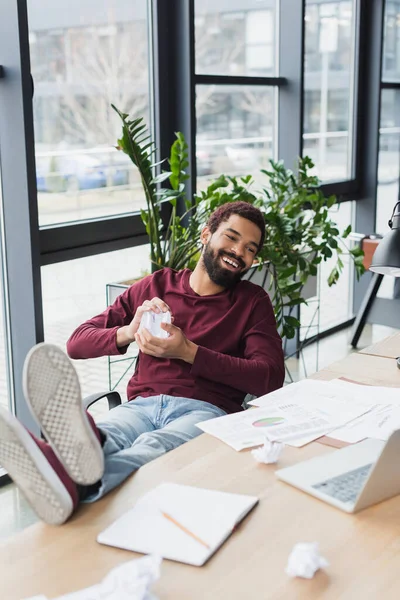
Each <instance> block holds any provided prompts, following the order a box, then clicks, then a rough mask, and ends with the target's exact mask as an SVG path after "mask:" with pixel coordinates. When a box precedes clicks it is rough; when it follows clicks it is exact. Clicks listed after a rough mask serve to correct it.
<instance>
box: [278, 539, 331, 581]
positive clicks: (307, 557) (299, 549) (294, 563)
mask: <svg viewBox="0 0 400 600" xmlns="http://www.w3.org/2000/svg"><path fill="white" fill-rule="evenodd" d="M328 566H329V563H328V561H327V560H326V559H325V558H324V557H323V556H321V555H320V553H319V546H318V543H317V542H311V543H307V542H300V543H298V544H295V545H294V547H293V549H292V551H291V553H290V555H289V559H288V564H287V567H286V573H287V574H288V575H289V576H290V577H303V578H305V579H312V578H313V577H314V575H315V573H316V572H317V571H318V569H324V568H325V567H328Z"/></svg>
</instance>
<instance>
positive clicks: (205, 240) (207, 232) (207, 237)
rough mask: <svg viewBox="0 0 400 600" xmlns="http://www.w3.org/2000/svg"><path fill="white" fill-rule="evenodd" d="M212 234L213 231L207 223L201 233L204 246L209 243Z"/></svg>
mask: <svg viewBox="0 0 400 600" xmlns="http://www.w3.org/2000/svg"><path fill="white" fill-rule="evenodd" d="M211 236H212V233H211V231H210V229H209V227H207V225H205V226H204V227H203V229H202V230H201V233H200V241H201V243H202V244H203V246H205V245H206V244H208V242H209V241H210V238H211Z"/></svg>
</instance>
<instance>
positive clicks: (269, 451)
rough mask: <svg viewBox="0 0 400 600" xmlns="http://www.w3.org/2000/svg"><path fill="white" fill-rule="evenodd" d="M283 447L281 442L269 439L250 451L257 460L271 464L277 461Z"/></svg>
mask: <svg viewBox="0 0 400 600" xmlns="http://www.w3.org/2000/svg"><path fill="white" fill-rule="evenodd" d="M283 448H284V444H281V442H270V441H269V440H265V442H264V446H261V447H260V448H255V449H254V450H252V451H251V453H252V455H253V456H254V459H255V460H256V461H257V462H259V463H263V464H265V465H272V464H274V463H276V462H277V461H278V458H279V456H280V455H281V452H282V450H283Z"/></svg>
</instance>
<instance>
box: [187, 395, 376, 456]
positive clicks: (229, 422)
mask: <svg viewBox="0 0 400 600" xmlns="http://www.w3.org/2000/svg"><path fill="white" fill-rule="evenodd" d="M367 410H369V407H366V406H365V405H364V404H362V403H357V402H354V403H352V404H349V405H346V406H341V410H340V411H333V409H332V407H330V406H323V407H321V408H319V407H318V406H307V405H306V404H302V403H301V402H299V403H298V402H296V401H292V402H290V401H289V399H287V400H286V401H282V402H274V403H273V404H272V405H271V406H269V407H261V408H254V409H253V408H250V409H248V410H245V411H241V412H239V413H234V414H232V415H227V416H224V417H217V418H215V419H210V420H208V421H203V422H202V423H198V424H197V427H199V428H200V429H201V430H202V431H204V432H205V433H209V434H210V435H213V436H215V437H217V438H218V439H220V440H222V441H223V442H225V443H226V444H228V445H229V446H231V447H232V448H234V449H235V450H238V451H239V450H243V449H245V448H251V447H252V446H258V445H260V444H263V443H264V442H265V440H266V439H268V440H270V441H280V442H283V443H285V444H288V445H291V446H296V447H299V446H304V445H305V444H307V443H309V442H311V441H313V440H316V439H317V438H319V437H321V436H322V435H325V434H327V433H329V432H330V431H332V430H333V429H336V428H337V427H341V426H342V425H344V424H345V423H347V422H349V421H351V420H353V419H355V418H356V417H359V416H360V415H361V414H363V413H365V412H366V411H367Z"/></svg>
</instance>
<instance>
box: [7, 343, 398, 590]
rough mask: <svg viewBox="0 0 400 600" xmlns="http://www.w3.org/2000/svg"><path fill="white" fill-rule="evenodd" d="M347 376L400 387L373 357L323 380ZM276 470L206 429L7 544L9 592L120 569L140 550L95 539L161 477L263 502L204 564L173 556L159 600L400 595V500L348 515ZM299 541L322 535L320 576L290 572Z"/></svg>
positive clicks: (77, 581)
mask: <svg viewBox="0 0 400 600" xmlns="http://www.w3.org/2000/svg"><path fill="white" fill-rule="evenodd" d="M392 370H393V371H394V373H395V376H390V374H391V371H392ZM341 374H342V375H345V376H347V377H348V376H350V375H352V376H353V377H354V378H355V379H357V380H358V381H361V382H364V383H371V382H372V383H378V384H379V383H382V378H386V377H387V378H388V379H389V380H390V385H396V384H397V385H398V386H400V371H399V370H398V369H396V367H395V365H393V362H392V361H391V360H389V359H387V358H379V357H376V356H369V355H352V356H351V357H348V358H346V359H345V360H344V361H341V362H340V363H335V364H334V365H332V366H331V367H329V368H328V369H324V370H323V371H321V372H320V373H318V374H317V376H316V377H317V378H318V379H331V378H333V377H337V376H339V375H341ZM372 380H373V381H372ZM327 452H335V450H333V449H332V448H329V447H327V446H323V445H321V444H317V443H314V444H309V445H308V446H306V447H305V448H301V449H295V448H289V447H287V448H285V450H284V452H283V454H282V457H281V459H280V460H279V468H282V467H285V466H288V465H290V464H293V463H295V462H298V461H299V460H303V459H306V458H309V457H311V456H316V455H319V454H323V453H327ZM275 469H276V465H259V464H257V463H256V462H255V461H254V459H253V457H252V456H251V454H250V453H249V452H248V451H247V452H240V453H238V452H235V451H234V450H232V449H231V448H230V447H228V446H227V445H225V444H223V443H222V442H220V441H219V440H217V439H215V438H213V437H211V436H208V435H206V434H203V435H201V436H199V437H198V438H196V439H195V440H192V441H191V442H188V443H187V444H184V445H183V446H181V447H180V448H177V449H176V450H174V451H172V452H170V453H168V454H166V455H165V456H163V457H162V458H160V459H157V460H155V461H153V462H152V463H149V464H148V465H146V466H144V467H142V468H141V469H140V470H139V471H138V472H137V473H135V474H134V475H132V476H131V477H130V478H129V479H128V480H127V482H125V484H123V485H122V486H121V487H120V488H119V489H117V490H115V491H114V492H112V493H111V494H109V495H108V496H106V497H105V498H103V499H102V500H100V501H99V502H97V503H96V504H93V505H86V506H83V507H81V508H80V510H79V511H78V512H77V513H76V515H74V517H73V518H72V519H71V520H70V521H69V522H68V523H66V524H65V525H63V526H62V527H58V528H57V527H51V526H47V525H44V524H41V523H39V524H36V525H34V526H32V527H29V528H28V529H26V530H24V531H22V532H20V533H19V534H17V535H15V536H14V537H13V538H11V539H9V540H5V541H4V542H3V543H2V544H1V545H0V565H1V575H0V598H2V599H3V598H4V599H7V600H21V599H22V598H25V597H28V596H30V595H35V594H39V593H42V594H46V595H47V597H48V598H50V599H52V598H54V597H56V596H58V595H60V594H63V593H67V592H72V591H74V590H78V589H81V588H83V587H86V586H89V585H92V584H94V583H97V582H99V581H100V580H101V579H102V577H104V576H105V575H106V573H107V572H108V571H109V570H110V569H111V568H112V567H113V566H116V565H117V564H119V563H120V562H123V561H126V560H130V559H131V558H133V557H135V556H139V555H137V554H134V553H131V552H126V551H123V550H118V549H116V548H109V547H104V546H101V545H99V544H97V543H96V541H95V539H96V535H97V534H98V533H99V532H100V531H101V530H102V529H104V527H106V526H107V525H108V524H109V523H111V522H112V521H113V520H114V519H116V518H117V517H118V516H119V515H120V514H121V512H123V511H126V510H127V509H128V508H129V507H130V506H132V505H133V503H134V502H135V501H136V500H137V498H138V497H139V496H141V495H142V494H143V493H144V492H146V491H147V490H149V489H151V488H152V487H154V486H155V485H157V484H158V483H160V481H174V482H177V483H185V484H189V485H197V486H200V487H210V488H214V489H219V490H225V491H229V492H239V493H244V494H254V495H258V496H259V497H260V503H259V505H258V506H257V507H256V508H255V510H254V511H253V512H252V513H251V515H250V516H249V517H248V518H247V519H246V520H245V521H244V523H243V524H242V526H241V527H240V528H239V529H238V530H237V531H236V532H235V533H234V534H233V535H232V536H231V538H230V539H229V540H228V541H227V542H226V543H225V544H224V545H223V546H222V548H221V549H220V550H219V551H218V552H217V553H216V554H215V556H214V557H212V559H211V560H210V561H209V562H208V563H207V564H206V565H205V566H204V567H200V568H198V567H191V566H188V565H183V564H180V563H174V562H171V561H167V560H165V561H164V562H163V564H162V567H161V579H160V580H159V582H157V584H156V585H155V586H154V589H153V591H154V593H155V594H156V595H157V596H158V598H159V599H160V600H163V599H171V600H172V599H173V600H180V599H182V600H197V599H200V598H201V599H202V600H203V598H210V599H212V600H219V599H221V600H225V599H226V600H228V599H229V600H236V599H238V600H239V599H240V600H243V599H244V598H246V599H247V598H249V599H250V600H253V599H257V598H268V599H275V598H276V599H282V600H284V599H288V600H292V599H296V600H302V599H304V600H306V599H307V600H310V599H311V600H312V599H314V598H324V599H332V600H337V599H338V598H340V599H341V600H345V599H348V600H354V599H355V598H374V599H375V598H385V599H392V598H393V599H395V598H396V600H397V599H398V596H399V583H398V573H399V568H400V497H396V498H392V499H391V500H388V501H386V502H383V503H381V504H379V505H377V506H374V507H371V508H369V509H366V510H364V511H362V512H360V513H359V514H357V515H348V514H346V513H343V512H341V511H340V510H337V509H335V508H333V507H331V506H329V505H328V504H325V503H324V502H321V501H319V500H317V499H315V498H313V497H311V496H309V495H308V494H305V493H303V492H301V491H299V490H297V489H295V488H292V487H291V486H289V485H286V484H284V483H283V482H280V481H278V480H277V479H276V477H275V475H274V471H275ZM299 541H318V542H319V543H320V550H321V553H322V555H323V556H325V557H326V558H327V559H328V561H329V563H330V566H329V567H328V568H327V569H326V570H325V571H321V572H318V573H317V574H316V576H315V577H314V579H312V580H311V581H307V580H301V579H293V580H292V579H290V578H289V577H288V576H287V575H286V574H285V566H286V563H287V558H288V555H289V553H290V551H291V549H292V547H293V545H294V544H295V543H296V542H299Z"/></svg>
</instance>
